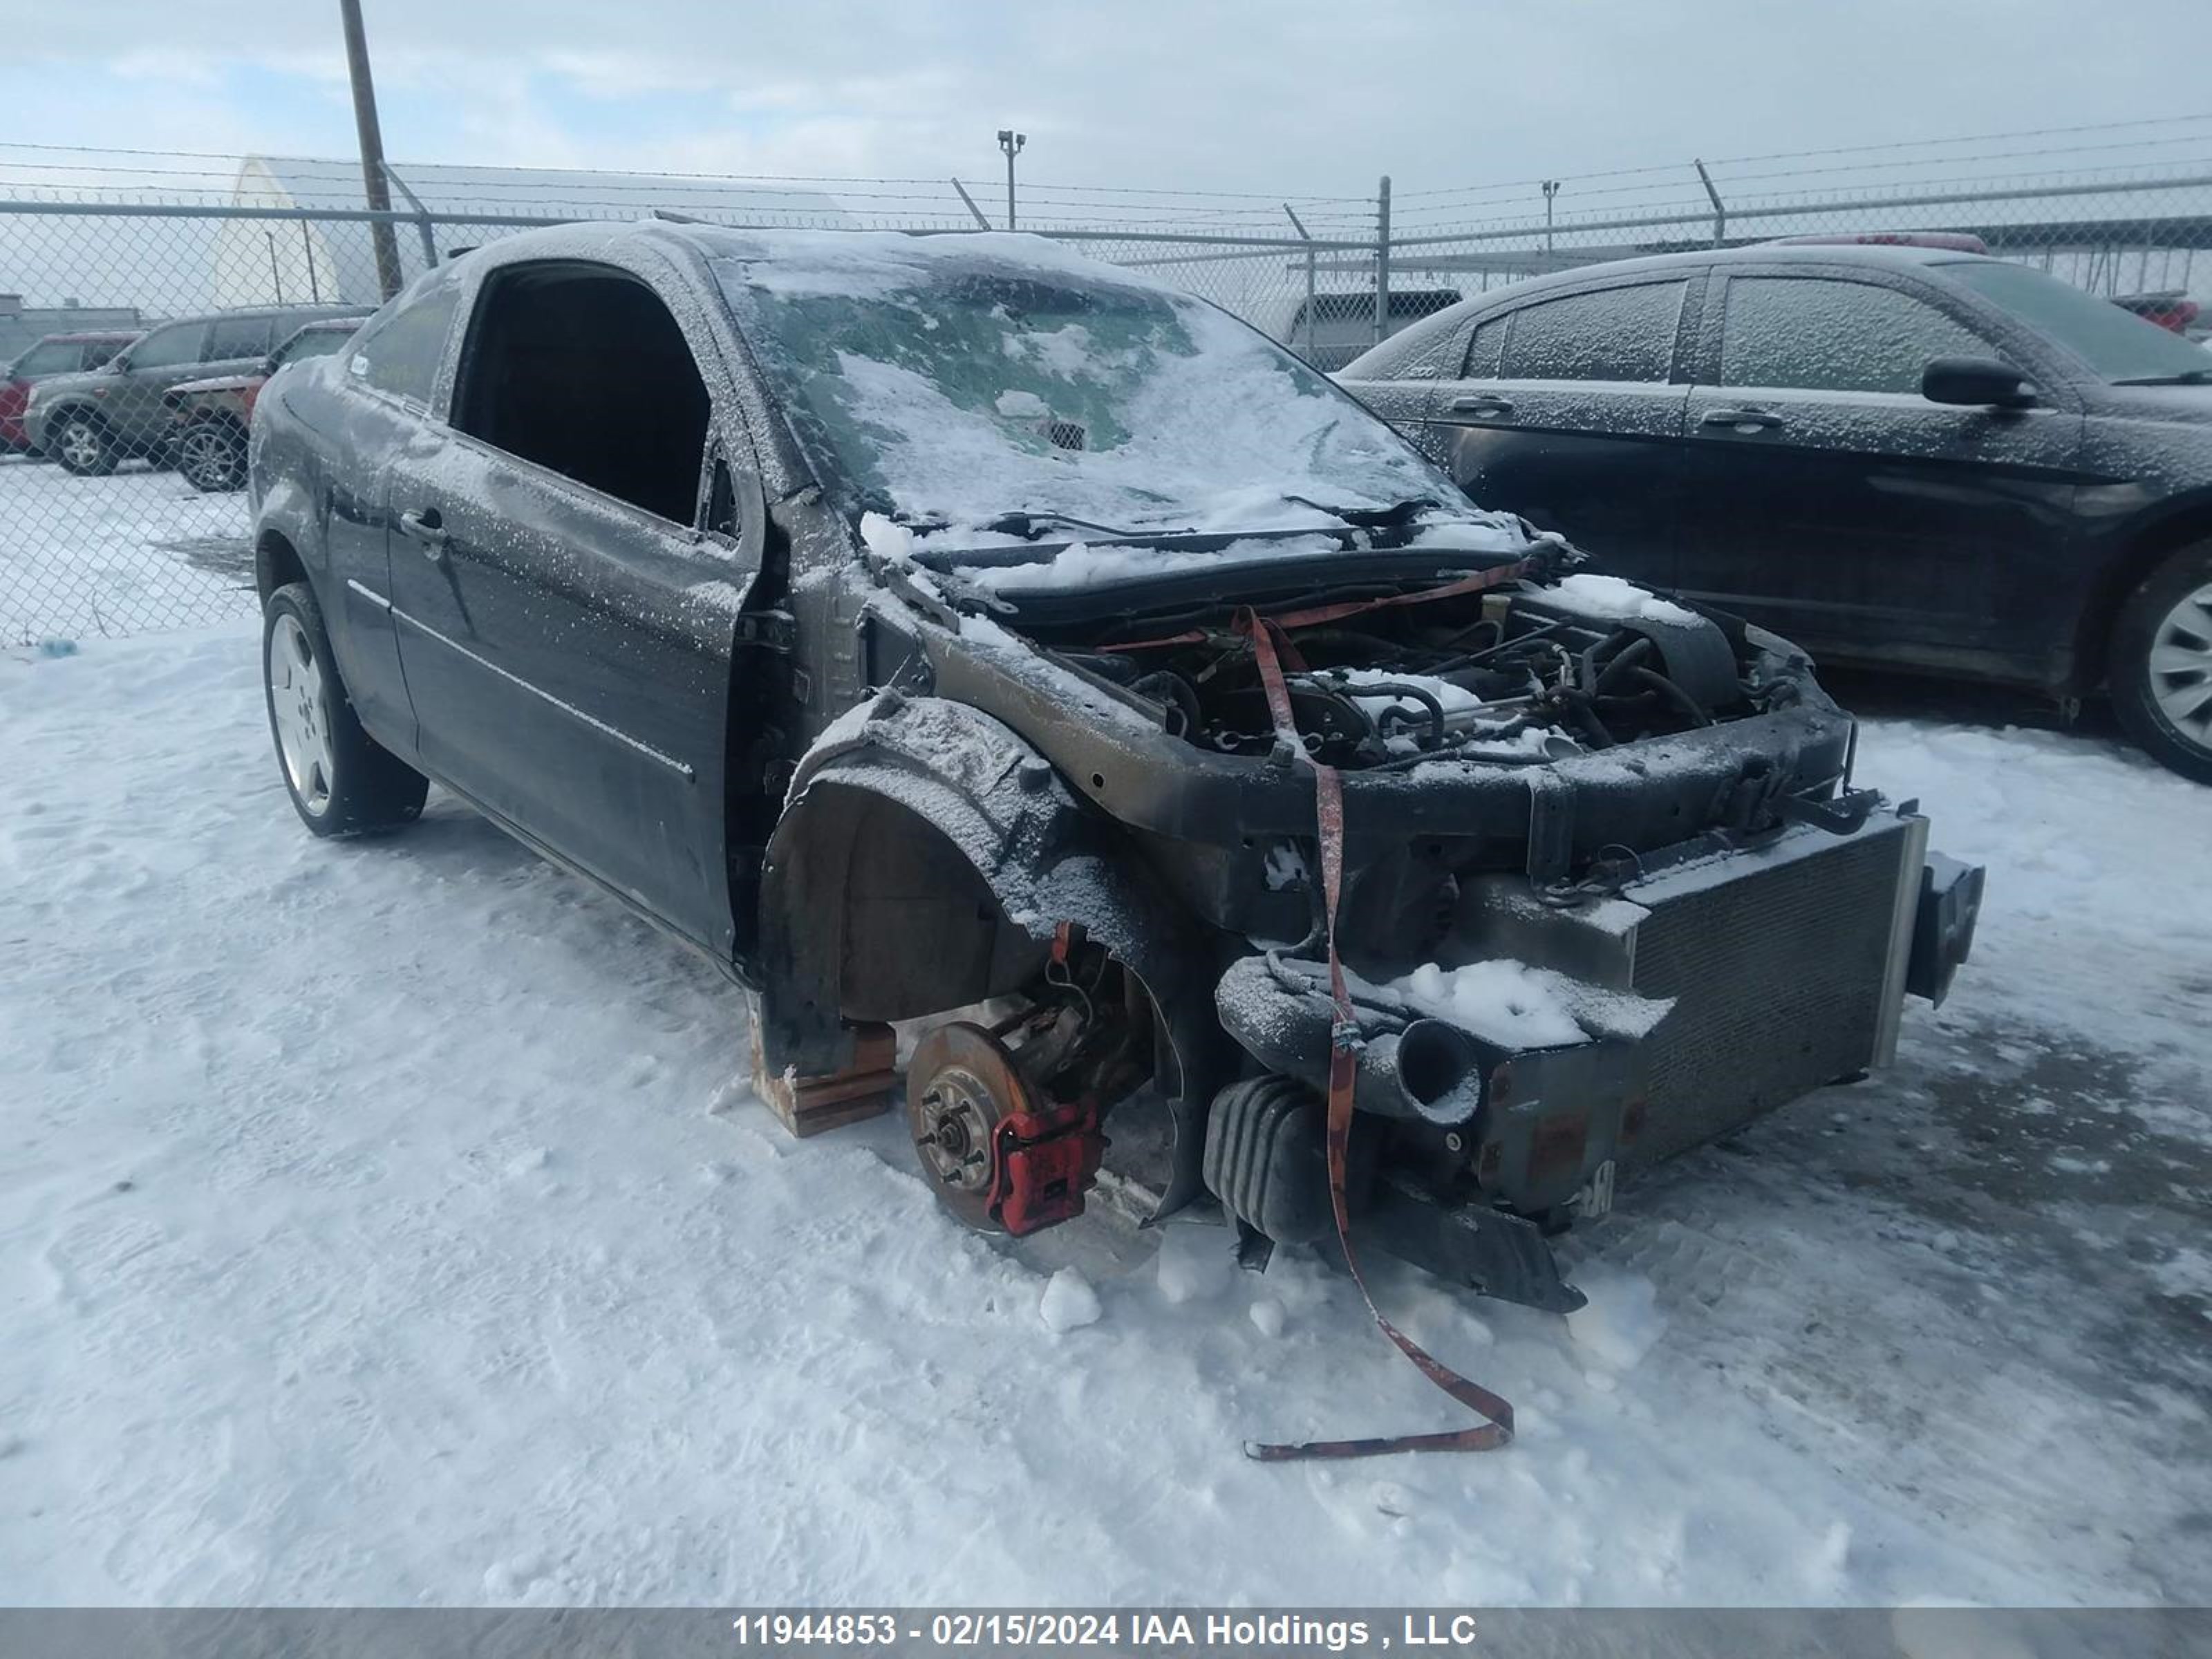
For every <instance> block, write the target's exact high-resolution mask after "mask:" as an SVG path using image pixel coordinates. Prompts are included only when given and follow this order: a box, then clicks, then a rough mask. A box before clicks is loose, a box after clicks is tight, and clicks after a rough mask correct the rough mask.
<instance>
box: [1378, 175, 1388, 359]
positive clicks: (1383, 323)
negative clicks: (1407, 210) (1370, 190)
mask: <svg viewBox="0 0 2212 1659" xmlns="http://www.w3.org/2000/svg"><path fill="white" fill-rule="evenodd" d="M1389 331H1390V175H1389V173H1384V174H1383V182H1382V184H1381V185H1380V186H1379V187H1378V188H1377V189H1376V192H1375V343H1376V344H1377V345H1380V344H1382V343H1383V339H1384V337H1386V336H1387V335H1388V334H1389Z"/></svg>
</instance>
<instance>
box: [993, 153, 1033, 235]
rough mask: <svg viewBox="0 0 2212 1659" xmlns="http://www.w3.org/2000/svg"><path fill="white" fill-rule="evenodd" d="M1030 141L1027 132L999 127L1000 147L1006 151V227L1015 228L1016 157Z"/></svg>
mask: <svg viewBox="0 0 2212 1659" xmlns="http://www.w3.org/2000/svg"><path fill="white" fill-rule="evenodd" d="M1029 141H1030V136H1029V134H1027V133H1026V132H1016V131H1014V130H1013V129H1012V127H1000V129H999V148H1000V149H1002V150H1004V151H1006V228H1007V229H1008V230H1012V228H1014V157H1015V156H1017V155H1020V154H1021V153H1022V146H1023V145H1024V144H1026V143H1029Z"/></svg>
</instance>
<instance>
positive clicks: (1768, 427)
mask: <svg viewBox="0 0 2212 1659" xmlns="http://www.w3.org/2000/svg"><path fill="white" fill-rule="evenodd" d="M1698 424H1699V426H1733V427H1756V428H1759V429H1761V430H1763V431H1767V432H1778V431H1780V430H1781V429H1782V428H1783V426H1784V421H1783V419H1782V417H1781V416H1779V415H1776V414H1773V413H1771V412H1770V411H1768V410H1764V409H1709V410H1706V411H1705V413H1704V414H1703V415H1700V416H1699V417H1698Z"/></svg>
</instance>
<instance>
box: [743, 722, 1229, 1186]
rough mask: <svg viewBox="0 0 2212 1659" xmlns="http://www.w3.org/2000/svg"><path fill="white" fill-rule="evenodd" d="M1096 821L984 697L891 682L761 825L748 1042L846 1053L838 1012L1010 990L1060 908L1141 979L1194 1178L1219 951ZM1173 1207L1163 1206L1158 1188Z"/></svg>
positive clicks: (799, 1052) (840, 1060) (1028, 973)
mask: <svg viewBox="0 0 2212 1659" xmlns="http://www.w3.org/2000/svg"><path fill="white" fill-rule="evenodd" d="M1111 833H1112V832H1111V829H1110V826H1109V825H1107V824H1106V823H1104V822H1103V820H1101V819H1099V818H1098V817H1097V815H1096V814H1095V813H1094V812H1092V811H1091V810H1090V809H1089V808H1087V807H1085V806H1084V805H1080V804H1079V802H1078V800H1077V799H1076V798H1075V796H1074V795H1073V793H1071V792H1070V791H1069V790H1068V789H1067V787H1066V785H1065V784H1064V783H1063V782H1062V781H1060V778H1059V776H1058V775H1057V774H1056V773H1054V771H1053V769H1052V767H1051V765H1050V763H1048V762H1047V761H1045V760H1044V758H1043V757H1042V756H1040V755H1038V754H1037V753H1036V750H1033V749H1031V748H1030V746H1029V744H1026V743H1025V742H1024V741H1023V740H1022V739H1021V738H1019V737H1018V736H1017V735H1016V734H1015V733H1014V732H1012V730H1011V729H1009V728H1008V727H1007V726H1004V725H1002V724H1001V723H1000V721H998V720H994V719H993V718H992V717H991V716H989V715H988V714H982V713H981V712H980V711H978V710H975V709H974V708H967V707H965V706H963V705H961V704H957V703H953V702H946V701H945V700H943V699H939V698H934V697H920V698H907V697H904V696H900V695H899V694H897V693H896V692H887V693H884V694H883V695H882V696H879V697H878V700H877V701H876V702H875V703H874V704H873V705H872V706H870V707H869V708H867V710H866V714H865V715H864V716H862V717H860V719H859V720H858V721H857V723H856V724H854V726H853V727H852V729H851V730H850V732H848V733H846V734H844V735H842V736H836V735H833V738H832V739H831V740H830V741H829V742H826V743H823V744H817V745H816V747H815V749H814V750H812V751H811V753H810V754H809V755H808V757H806V760H805V762H803V763H801V766H800V769H799V774H798V775H797V776H796V777H795V778H794V779H793V783H792V788H791V793H790V794H789V796H788V797H787V805H786V807H785V810H784V813H783V817H782V818H781V820H780V821H779V822H778V823H777V825H776V829H775V834H774V836H772V837H771V838H770V840H769V848H768V856H767V860H766V862H765V865H764V868H763V884H762V890H761V953H760V960H759V963H758V967H759V980H760V983H761V987H762V988H761V1000H760V1026H759V1041H760V1043H761V1060H762V1064H763V1067H764V1069H766V1070H768V1071H769V1072H770V1073H784V1072H786V1071H793V1072H795V1073H797V1074H798V1075H800V1076H818V1075H823V1074H825V1073H835V1072H836V1071H839V1070H842V1068H843V1067H845V1066H848V1065H849V1064H851V1062H852V1059H853V1051H854V1030H853V1028H852V1025H851V1024H850V1023H848V1022H853V1021H872V1020H884V1019H898V1018H911V1017H914V1016H917V1015H921V1014H926V1013H932V1012H939V1011H941V1010H945V1009H950V1008H954V1007H958V1006H964V1005H966V1004H968V1003H971V1002H975V1001H979V1000H982V999H984V998H985V997H987V996H992V995H996V994H1001V993H1004V992H1008V991H1012V990H1014V989H1017V988H1018V987H1020V986H1021V985H1023V984H1024V983H1026V982H1028V981H1029V980H1030V977H1032V976H1033V975H1035V973H1036V971H1037V970H1038V969H1041V968H1042V964H1043V962H1044V959H1045V955H1046V952H1047V951H1048V947H1049V945H1050V943H1051V941H1052V939H1053V937H1054V933H1055V932H1056V931H1057V929H1058V927H1059V926H1060V923H1062V922H1073V923H1076V924H1078V925H1079V926H1080V927H1082V928H1083V929H1084V930H1085V933H1086V934H1087V935H1088V936H1089V937H1090V938H1091V939H1094V940H1096V941H1097V943H1099V944H1101V945H1104V946H1105V947H1106V949H1107V950H1108V951H1109V953H1110V954H1111V955H1112V956H1113V957H1114V958H1115V960H1116V961H1118V962H1119V963H1121V965H1122V967H1123V969H1125V970H1126V971H1127V972H1128V973H1130V974H1132V975H1134V976H1135V978H1136V980H1137V981H1138V982H1139V984H1141V985H1142V986H1143V987H1145V990H1146V994H1147V995H1148V996H1149V997H1150V999H1151V1000H1152V1007H1153V1011H1154V1013H1155V1015H1156V1016H1157V1018H1156V1021H1155V1025H1156V1030H1157V1031H1158V1034H1159V1039H1160V1041H1159V1043H1158V1053H1157V1057H1156V1069H1157V1071H1158V1078H1157V1083H1158V1087H1159V1090H1160V1092H1161V1093H1162V1094H1163V1095H1164V1096H1166V1097H1168V1099H1169V1101H1170V1107H1171V1109H1174V1110H1175V1111H1176V1115H1177V1118H1178V1121H1177V1135H1178V1144H1179V1149H1180V1148H1181V1147H1182V1146H1188V1148H1189V1149H1190V1156H1191V1159H1192V1169H1193V1171H1195V1169H1196V1154H1197V1149H1198V1144H1199V1140H1200V1133H1199V1127H1200V1126H1198V1125H1196V1124H1195V1123H1194V1122H1188V1123H1187V1122H1186V1121H1184V1116H1185V1115H1186V1114H1188V1113H1189V1112H1191V1111H1194V1110H1195V1111H1198V1112H1202V1111H1203V1109H1204V1107H1205V1105H1206V1102H1207V1101H1209V1100H1210V1099H1211V1097H1212V1088H1213V1086H1214V1085H1215V1084H1216V1083H1217V1082H1218V1081H1220V1080H1221V1079H1222V1077H1223V1075H1224V1073H1225V1067H1226V1066H1228V1065H1230V1064H1232V1063H1233V1057H1232V1056H1231V1053H1230V1045H1229V1044H1228V1042H1227V1040H1226V1038H1225V1037H1224V1036H1222V1034H1221V1030H1220V1027H1219V1024H1218V1021H1217V1020H1216V1019H1215V1018H1214V1016H1213V1011H1212V987H1213V981H1214V980H1215V978H1216V977H1217V976H1218V973H1217V969H1218V963H1215V961H1214V960H1213V953H1212V951H1210V950H1209V949H1208V948H1207V946H1206V944H1205V942H1204V940H1203V939H1202V937H1201V936H1200V933H1199V931H1198V930H1197V929H1196V928H1195V927H1194V925H1193V924H1192V923H1191V922H1190V921H1189V919H1188V917H1187V916H1186V915H1184V914H1183V912H1182V910H1181V909H1180V908H1179V907H1177V906H1176V904H1175V903H1174V902H1172V901H1171V900H1170V898H1169V897H1168V896H1167V895H1166V894H1165V892H1164V890H1162V889H1161V888H1160V886H1159V885H1158V883H1157V882H1155V881H1154V880H1153V879H1152V878H1151V877H1150V876H1149V875H1148V874H1147V873H1146V872H1145V870H1144V869H1143V868H1142V866H1139V865H1138V864H1137V863H1135V862H1134V861H1133V860H1131V859H1130V858H1129V857H1128V856H1127V851H1126V848H1124V849H1121V851H1120V853H1119V855H1116V854H1115V848H1114V847H1113V845H1112V842H1111V841H1110V840H1109V837H1110V836H1111ZM1193 1178H1194V1179H1195V1175H1194V1176H1193ZM1170 1207H1171V1206H1170Z"/></svg>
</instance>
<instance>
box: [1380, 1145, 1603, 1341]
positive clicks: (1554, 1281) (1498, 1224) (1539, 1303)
mask: <svg viewBox="0 0 2212 1659" xmlns="http://www.w3.org/2000/svg"><path fill="white" fill-rule="evenodd" d="M1353 1231H1354V1233H1355V1234H1356V1235H1357V1237H1358V1242H1359V1243H1360V1244H1361V1245H1362V1246H1363V1247H1365V1246H1369V1245H1371V1246H1373V1247H1374V1248H1375V1249H1378V1250H1382V1251H1383V1252H1385V1253H1387V1254H1389V1255H1395V1256H1396V1257H1397V1258H1398V1259H1399V1260H1400V1261H1410V1262H1412V1263H1413V1265H1414V1266H1415V1267H1422V1268H1425V1269H1426V1270H1427V1271H1429V1272H1430V1273H1434V1274H1435V1275H1436V1276H1437V1278H1439V1279H1443V1280H1444V1281H1445V1282H1446V1283H1448V1284H1453V1285H1465V1286H1467V1288H1468V1289H1469V1290H1471V1291H1478V1292H1480V1294H1481V1295H1484V1296H1494V1297H1497V1298H1498V1300H1499V1301H1501V1302H1518V1303H1521V1304H1524V1305H1525V1306H1528V1307H1531V1308H1541V1309H1543V1310H1545V1311H1546V1312H1547V1313H1572V1312H1573V1311H1574V1310H1576V1309H1577V1308H1579V1307H1581V1306H1582V1305H1583V1303H1585V1302H1586V1301H1588V1300H1589V1298H1588V1297H1585V1296H1584V1295H1583V1293H1582V1292H1581V1291H1578V1290H1577V1289H1575V1287H1574V1286H1573V1285H1570V1284H1568V1283H1567V1282H1566V1281H1565V1279H1561V1278H1560V1277H1559V1262H1558V1261H1557V1260H1556V1259H1555V1258H1554V1257H1553V1255H1552V1247H1551V1246H1550V1245H1549V1244H1547V1243H1545V1242H1544V1235H1543V1233H1542V1232H1541V1231H1539V1229H1538V1228H1537V1225H1536V1224H1535V1223H1534V1222H1533V1221H1528V1220H1524V1219H1523V1218H1521V1217H1520V1216H1517V1215H1508V1214H1506V1213H1505V1212H1504V1211H1502V1210H1492V1209H1488V1208H1486V1207H1484V1206H1480V1205H1475V1204H1448V1203H1446V1202H1444V1201H1443V1200H1441V1199H1438V1198H1436V1197H1434V1196H1432V1195H1431V1194H1428V1193H1425V1192H1424V1191H1422V1190H1421V1188H1419V1187H1416V1186H1414V1185H1413V1184H1412V1183H1411V1182H1401V1181H1397V1180H1394V1179H1391V1178H1389V1177H1388V1176H1386V1177H1384V1178H1383V1179H1382V1180H1380V1181H1378V1182H1376V1186H1375V1190H1374V1192H1373V1194H1371V1195H1370V1199H1369V1200H1368V1206H1367V1208H1366V1210H1365V1211H1364V1212H1363V1213H1362V1214H1361V1215H1360V1217H1359V1218H1358V1221H1357V1223H1356V1224H1355V1225H1354V1227H1353Z"/></svg>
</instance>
